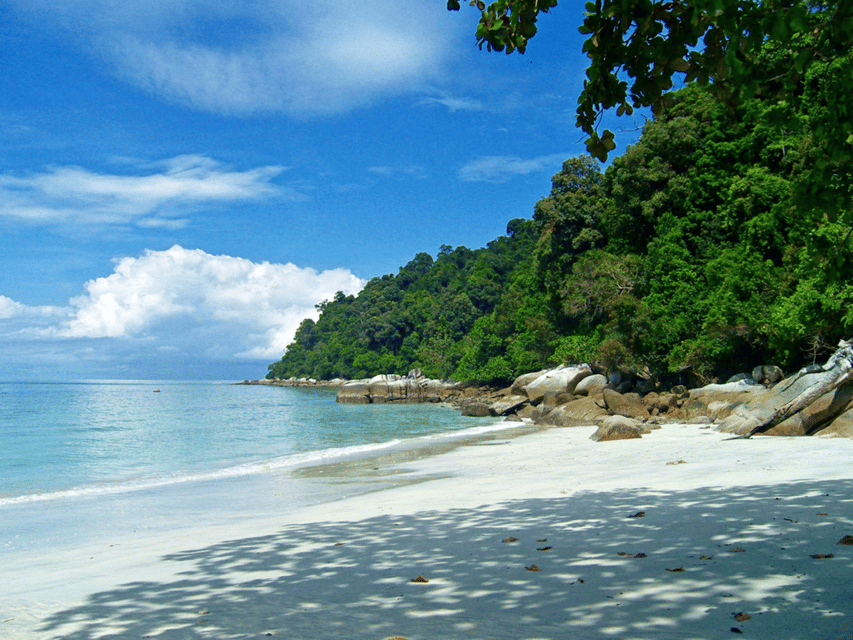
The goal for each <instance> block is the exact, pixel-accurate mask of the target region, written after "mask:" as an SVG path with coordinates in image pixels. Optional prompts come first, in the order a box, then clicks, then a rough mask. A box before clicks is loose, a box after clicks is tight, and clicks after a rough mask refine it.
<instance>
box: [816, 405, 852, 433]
mask: <svg viewBox="0 0 853 640" xmlns="http://www.w3.org/2000/svg"><path fill="white" fill-rule="evenodd" d="M815 435H818V436H821V437H828V438H853V408H850V409H847V411H845V412H844V413H842V414H841V415H840V416H837V417H836V418H835V419H834V420H833V421H832V422H830V423H829V424H828V425H827V426H826V427H824V428H823V429H821V430H820V431H818V432H817V433H816V434H815Z"/></svg>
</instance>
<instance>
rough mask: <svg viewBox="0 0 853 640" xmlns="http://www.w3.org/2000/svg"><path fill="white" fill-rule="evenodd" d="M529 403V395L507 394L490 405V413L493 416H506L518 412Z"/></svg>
mask: <svg viewBox="0 0 853 640" xmlns="http://www.w3.org/2000/svg"><path fill="white" fill-rule="evenodd" d="M528 403H529V400H528V399H527V396H507V397H505V398H502V399H500V400H498V401H496V402H493V403H492V404H491V406H490V407H489V413H490V414H491V415H493V416H505V415H509V414H510V413H516V412H517V411H518V409H520V408H521V407H522V406H524V405H526V404H528Z"/></svg>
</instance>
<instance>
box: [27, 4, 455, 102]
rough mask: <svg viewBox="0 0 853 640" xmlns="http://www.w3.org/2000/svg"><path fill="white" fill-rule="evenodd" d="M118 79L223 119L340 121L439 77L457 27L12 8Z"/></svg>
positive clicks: (353, 8) (278, 9) (319, 9)
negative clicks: (271, 116) (75, 45)
mask: <svg viewBox="0 0 853 640" xmlns="http://www.w3.org/2000/svg"><path fill="white" fill-rule="evenodd" d="M15 1H17V2H18V4H19V5H20V6H21V10H22V11H23V12H26V13H28V14H30V15H34V16H36V18H37V19H40V20H49V21H51V22H53V23H58V24H61V25H63V26H64V28H65V29H66V31H67V32H71V33H75V34H77V35H79V36H82V37H81V38H80V39H79V40H80V42H81V43H86V46H94V48H95V51H96V52H97V55H100V56H102V57H103V58H104V59H105V60H106V62H107V63H108V64H109V66H110V68H111V69H113V71H114V72H115V73H116V74H117V75H118V76H119V77H121V78H123V79H125V80H126V81H128V82H130V83H132V84H134V85H135V86H138V87H140V88H142V89H144V90H146V91H148V92H150V93H152V94H155V95H158V96H162V97H165V98H167V99H170V100H173V101H176V102H180V103H182V104H186V105H189V106H191V107H194V108H197V109H202V110H206V111H212V112H216V113H226V114H229V113H236V114H243V113H252V112H263V111H284V112H289V113H293V114H298V115H302V116H311V115H316V114H320V113H335V112H341V111H346V110H348V109H352V108H354V107H357V106H360V105H363V104H366V103H369V102H370V101H371V100H373V99H374V98H375V97H377V96H379V95H388V94H400V93H402V92H405V91H410V90H412V89H413V88H416V87H418V86H421V85H422V84H423V83H425V82H427V81H428V80H430V79H435V78H438V77H439V71H440V69H441V67H442V64H443V62H444V60H445V59H446V57H447V56H448V53H449V51H451V50H452V46H451V42H452V41H453V39H454V38H455V37H457V34H459V33H460V31H459V30H460V29H462V28H465V25H462V24H461V22H462V21H460V20H458V19H457V20H453V19H452V17H448V16H447V11H446V10H445V7H444V6H443V5H442V4H441V3H437V2H435V1H434V0H407V2H405V3H400V2H396V1H392V0H376V1H373V2H363V1H362V0H314V1H313V2H311V3H306V2H302V1H301V0H257V1H255V2H250V3H235V2H223V1H219V0H211V1H210V2H204V3H199V2H195V1H194V0H137V1H136V2H132V3H117V2H113V1H112V0H67V1H66V2H63V3H61V4H60V3H55V2H50V1H49V0H26V2H25V0H15Z"/></svg>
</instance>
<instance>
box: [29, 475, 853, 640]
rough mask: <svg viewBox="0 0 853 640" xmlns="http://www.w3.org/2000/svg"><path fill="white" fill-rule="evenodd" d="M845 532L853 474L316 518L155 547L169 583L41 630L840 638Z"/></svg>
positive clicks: (852, 558) (845, 598)
mask: <svg viewBox="0 0 853 640" xmlns="http://www.w3.org/2000/svg"><path fill="white" fill-rule="evenodd" d="M507 482H512V480H511V479H507ZM639 512H645V513H644V515H642V516H640V517H629V516H636V515H637V514H639ZM847 534H853V481H830V482H825V483H813V482H808V483H807V482H803V483H796V484H787V485H777V486H770V487H764V486H759V487H747V488H743V489H737V490H725V491H723V490H715V489H704V490H700V491H685V492H672V493H649V492H644V491H636V490H628V491H621V492H617V493H587V494H581V495H575V496H567V497H565V498H561V499H547V500H544V499H543V500H524V501H514V502H507V503H503V504H498V505H494V506H491V507H484V508H478V509H472V510H448V511H428V512H421V513H418V514H416V515H414V516H393V515H388V516H378V517H371V518H367V519H364V520H360V521H356V522H344V523H339V522H328V523H327V522H317V523H313V524H308V525H298V526H287V527H285V528H283V529H282V530H281V531H279V532H278V533H276V534H274V535H267V536H261V537H254V538H246V539H241V540H230V541H226V542H222V543H220V544H216V545H213V546H209V547H206V548H203V549H195V550H188V551H185V552H181V553H177V554H173V555H170V556H166V557H164V558H163V559H162V560H161V561H162V562H165V563H178V566H179V567H182V570H179V571H180V573H179V574H178V577H177V578H173V579H170V580H169V581H165V582H134V583H130V584H125V585H122V586H119V587H117V588H115V589H112V590H109V591H105V592H102V593H97V594H95V595H93V596H92V597H91V598H90V599H89V601H88V602H87V603H86V604H85V605H84V606H81V607H79V608H74V609H69V610H66V611H61V612H59V613H56V614H55V615H53V616H52V617H51V618H49V619H48V620H47V621H46V622H45V624H44V626H43V628H42V629H41V630H40V631H41V632H42V633H44V635H45V636H47V635H53V636H59V637H62V638H67V639H70V640H81V639H90V638H162V639H177V638H218V639H223V638H261V637H267V636H270V637H278V638H371V639H381V638H385V637H388V636H402V637H405V638H409V639H411V640H415V639H423V640H426V639H438V638H442V639H455V638H459V639H462V638H464V639H471V638H489V639H495V638H508V639H509V638H511V639H513V640H520V639H523V638H530V639H533V638H549V639H551V638H553V639H557V638H560V639H564V638H679V639H686V638H709V639H710V638H730V637H736V636H737V634H740V633H742V636H743V637H753V638H768V639H769V638H786V639H788V640H796V639H805V638H821V639H823V638H833V639H849V638H853V623H852V622H851V619H853V600H851V591H850V580H851V576H853V546H845V545H840V544H837V543H838V541H839V540H840V539H841V538H842V537H843V536H844V535H847ZM513 538H515V540H514V541H513V540H512V539H513ZM739 550H740V551H739ZM818 554H823V555H829V554H831V555H832V556H833V557H831V558H812V557H811V556H812V555H818ZM643 555H644V557H643ZM634 556H639V557H634ZM534 565H535V566H534ZM172 566H174V565H172ZM529 568H531V569H534V570H528V569H529ZM535 568H538V569H539V570H538V571H537V570H535ZM417 576H423V577H424V578H426V579H427V580H428V582H411V580H412V579H413V578H416V577H417ZM736 614H746V616H748V618H747V617H745V616H743V615H739V616H738V617H737V618H736V617H735V616H736Z"/></svg>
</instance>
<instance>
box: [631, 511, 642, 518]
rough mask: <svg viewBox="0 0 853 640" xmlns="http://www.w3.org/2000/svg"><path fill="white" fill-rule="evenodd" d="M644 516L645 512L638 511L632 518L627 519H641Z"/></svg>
mask: <svg viewBox="0 0 853 640" xmlns="http://www.w3.org/2000/svg"><path fill="white" fill-rule="evenodd" d="M645 515H646V512H645V511H638V512H637V513H635V514H634V515H632V516H628V517H629V518H642V517H643V516H645Z"/></svg>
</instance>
